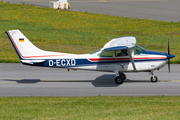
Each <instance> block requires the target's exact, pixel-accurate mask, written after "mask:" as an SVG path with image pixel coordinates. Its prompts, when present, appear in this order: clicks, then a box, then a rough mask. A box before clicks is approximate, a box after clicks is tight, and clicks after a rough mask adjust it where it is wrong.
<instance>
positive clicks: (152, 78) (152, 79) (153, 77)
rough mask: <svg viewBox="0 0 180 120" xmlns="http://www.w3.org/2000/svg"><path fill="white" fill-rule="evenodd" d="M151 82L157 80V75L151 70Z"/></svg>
mask: <svg viewBox="0 0 180 120" xmlns="http://www.w3.org/2000/svg"><path fill="white" fill-rule="evenodd" d="M151 75H152V76H151V79H150V80H151V82H157V81H158V78H157V76H155V75H154V74H153V72H151Z"/></svg>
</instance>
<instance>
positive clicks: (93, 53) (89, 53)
mask: <svg viewBox="0 0 180 120" xmlns="http://www.w3.org/2000/svg"><path fill="white" fill-rule="evenodd" d="M100 50H101V49H99V50H96V51H94V52H92V53H89V54H91V55H92V54H95V53H97V52H99V51H100Z"/></svg>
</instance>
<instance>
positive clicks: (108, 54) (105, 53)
mask: <svg viewBox="0 0 180 120" xmlns="http://www.w3.org/2000/svg"><path fill="white" fill-rule="evenodd" d="M98 56H100V57H113V51H104V52H101V53H99V54H98Z"/></svg>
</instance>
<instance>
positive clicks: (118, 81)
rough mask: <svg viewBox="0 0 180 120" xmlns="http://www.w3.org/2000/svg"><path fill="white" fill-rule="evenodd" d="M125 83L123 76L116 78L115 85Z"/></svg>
mask: <svg viewBox="0 0 180 120" xmlns="http://www.w3.org/2000/svg"><path fill="white" fill-rule="evenodd" d="M123 82H124V80H123V78H122V77H121V76H117V77H116V78H115V83H116V84H122V83H123Z"/></svg>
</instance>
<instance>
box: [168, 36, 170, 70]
mask: <svg viewBox="0 0 180 120" xmlns="http://www.w3.org/2000/svg"><path fill="white" fill-rule="evenodd" d="M168 55H170V49H169V39H168ZM168 71H169V73H170V58H168Z"/></svg>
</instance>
